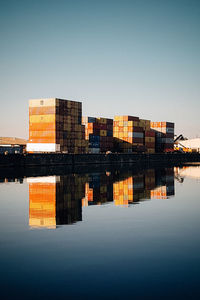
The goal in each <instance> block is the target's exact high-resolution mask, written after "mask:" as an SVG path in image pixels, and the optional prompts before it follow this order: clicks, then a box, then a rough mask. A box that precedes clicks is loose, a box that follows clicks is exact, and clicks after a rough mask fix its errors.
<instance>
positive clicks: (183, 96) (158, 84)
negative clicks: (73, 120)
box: [0, 0, 200, 138]
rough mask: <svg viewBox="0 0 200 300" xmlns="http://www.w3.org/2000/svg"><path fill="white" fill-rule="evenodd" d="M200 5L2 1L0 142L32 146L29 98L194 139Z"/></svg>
mask: <svg viewBox="0 0 200 300" xmlns="http://www.w3.org/2000/svg"><path fill="white" fill-rule="evenodd" d="M199 16H200V1H198V0H168V1H166V0H151V1H148V0H132V1H129V0H123V1H118V0H114V1H112V0H111V1H109V0H107V1H104V0H102V1H95V0H93V1H87V0H85V1H83V0H82V1H79V0H74V1H68V0H65V1H64V0H63V1H62V0H57V1H51V0H48V1H47V0H40V1H38V0H35V1H32V0H31V1H30V0H26V1H25V0H18V1H12V0H7V1H2V0H0V38H1V44H0V66H1V67H0V82H1V88H0V104H1V115H0V136H16V137H24V138H28V100H29V99H30V98H43V97H45V98H48V97H57V98H63V99H72V100H77V101H82V102H83V115H89V116H103V117H113V116H114V115H120V114H121V115H128V114H129V115H135V116H139V117H140V118H145V119H151V120H152V121H172V122H175V124H176V125H175V126H176V128H175V133H176V134H180V133H182V134H184V135H185V136H187V137H200V132H199V129H200V118H199V110H200V101H199V100H200V97H199V96H200V18H199Z"/></svg>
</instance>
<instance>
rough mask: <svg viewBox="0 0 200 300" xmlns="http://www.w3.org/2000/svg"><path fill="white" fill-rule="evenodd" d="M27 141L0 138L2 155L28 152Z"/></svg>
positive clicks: (14, 138)
mask: <svg viewBox="0 0 200 300" xmlns="http://www.w3.org/2000/svg"><path fill="white" fill-rule="evenodd" d="M26 144H27V140H24V139H20V138H16V137H0V154H12V153H14V154H17V153H23V152H24V151H25V150H26Z"/></svg>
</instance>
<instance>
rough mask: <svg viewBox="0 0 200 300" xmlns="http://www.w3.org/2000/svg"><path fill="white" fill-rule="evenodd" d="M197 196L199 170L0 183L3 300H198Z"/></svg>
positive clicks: (199, 227) (199, 220)
mask: <svg viewBox="0 0 200 300" xmlns="http://www.w3.org/2000/svg"><path fill="white" fill-rule="evenodd" d="M12 181H14V182H12ZM199 192H200V167H198V166H197V167H184V168H163V169H155V170H154V169H150V170H146V171H140V172H137V173H136V172H135V171H134V170H132V169H130V170H127V171H125V172H120V171H113V172H106V171H105V172H102V173H89V174H76V175H75V174H71V175H60V176H41V177H34V176H33V177H29V178H23V179H15V180H13V179H12V180H9V179H6V178H2V179H1V182H0V266H1V267H0V274H1V275H0V287H1V299H200V234H199V232H200V198H199Z"/></svg>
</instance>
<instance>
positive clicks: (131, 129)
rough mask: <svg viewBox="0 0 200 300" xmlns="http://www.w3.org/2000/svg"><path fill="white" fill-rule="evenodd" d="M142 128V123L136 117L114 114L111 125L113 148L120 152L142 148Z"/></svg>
mask: <svg viewBox="0 0 200 300" xmlns="http://www.w3.org/2000/svg"><path fill="white" fill-rule="evenodd" d="M143 121H145V120H143ZM144 130H145V129H144V124H143V122H140V119H139V118H138V117H134V116H115V117H114V126H113V137H114V142H115V145H114V148H115V150H116V151H119V152H122V153H127V152H134V149H138V150H139V149H142V148H143V150H144Z"/></svg>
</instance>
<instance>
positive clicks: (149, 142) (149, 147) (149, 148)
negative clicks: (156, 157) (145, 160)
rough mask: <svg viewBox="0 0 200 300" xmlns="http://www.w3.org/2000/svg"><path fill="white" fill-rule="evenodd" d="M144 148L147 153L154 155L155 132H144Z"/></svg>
mask: <svg viewBox="0 0 200 300" xmlns="http://www.w3.org/2000/svg"><path fill="white" fill-rule="evenodd" d="M144 134H145V148H146V152H147V153H155V131H154V130H150V129H149V130H147V131H145V133H144Z"/></svg>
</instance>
